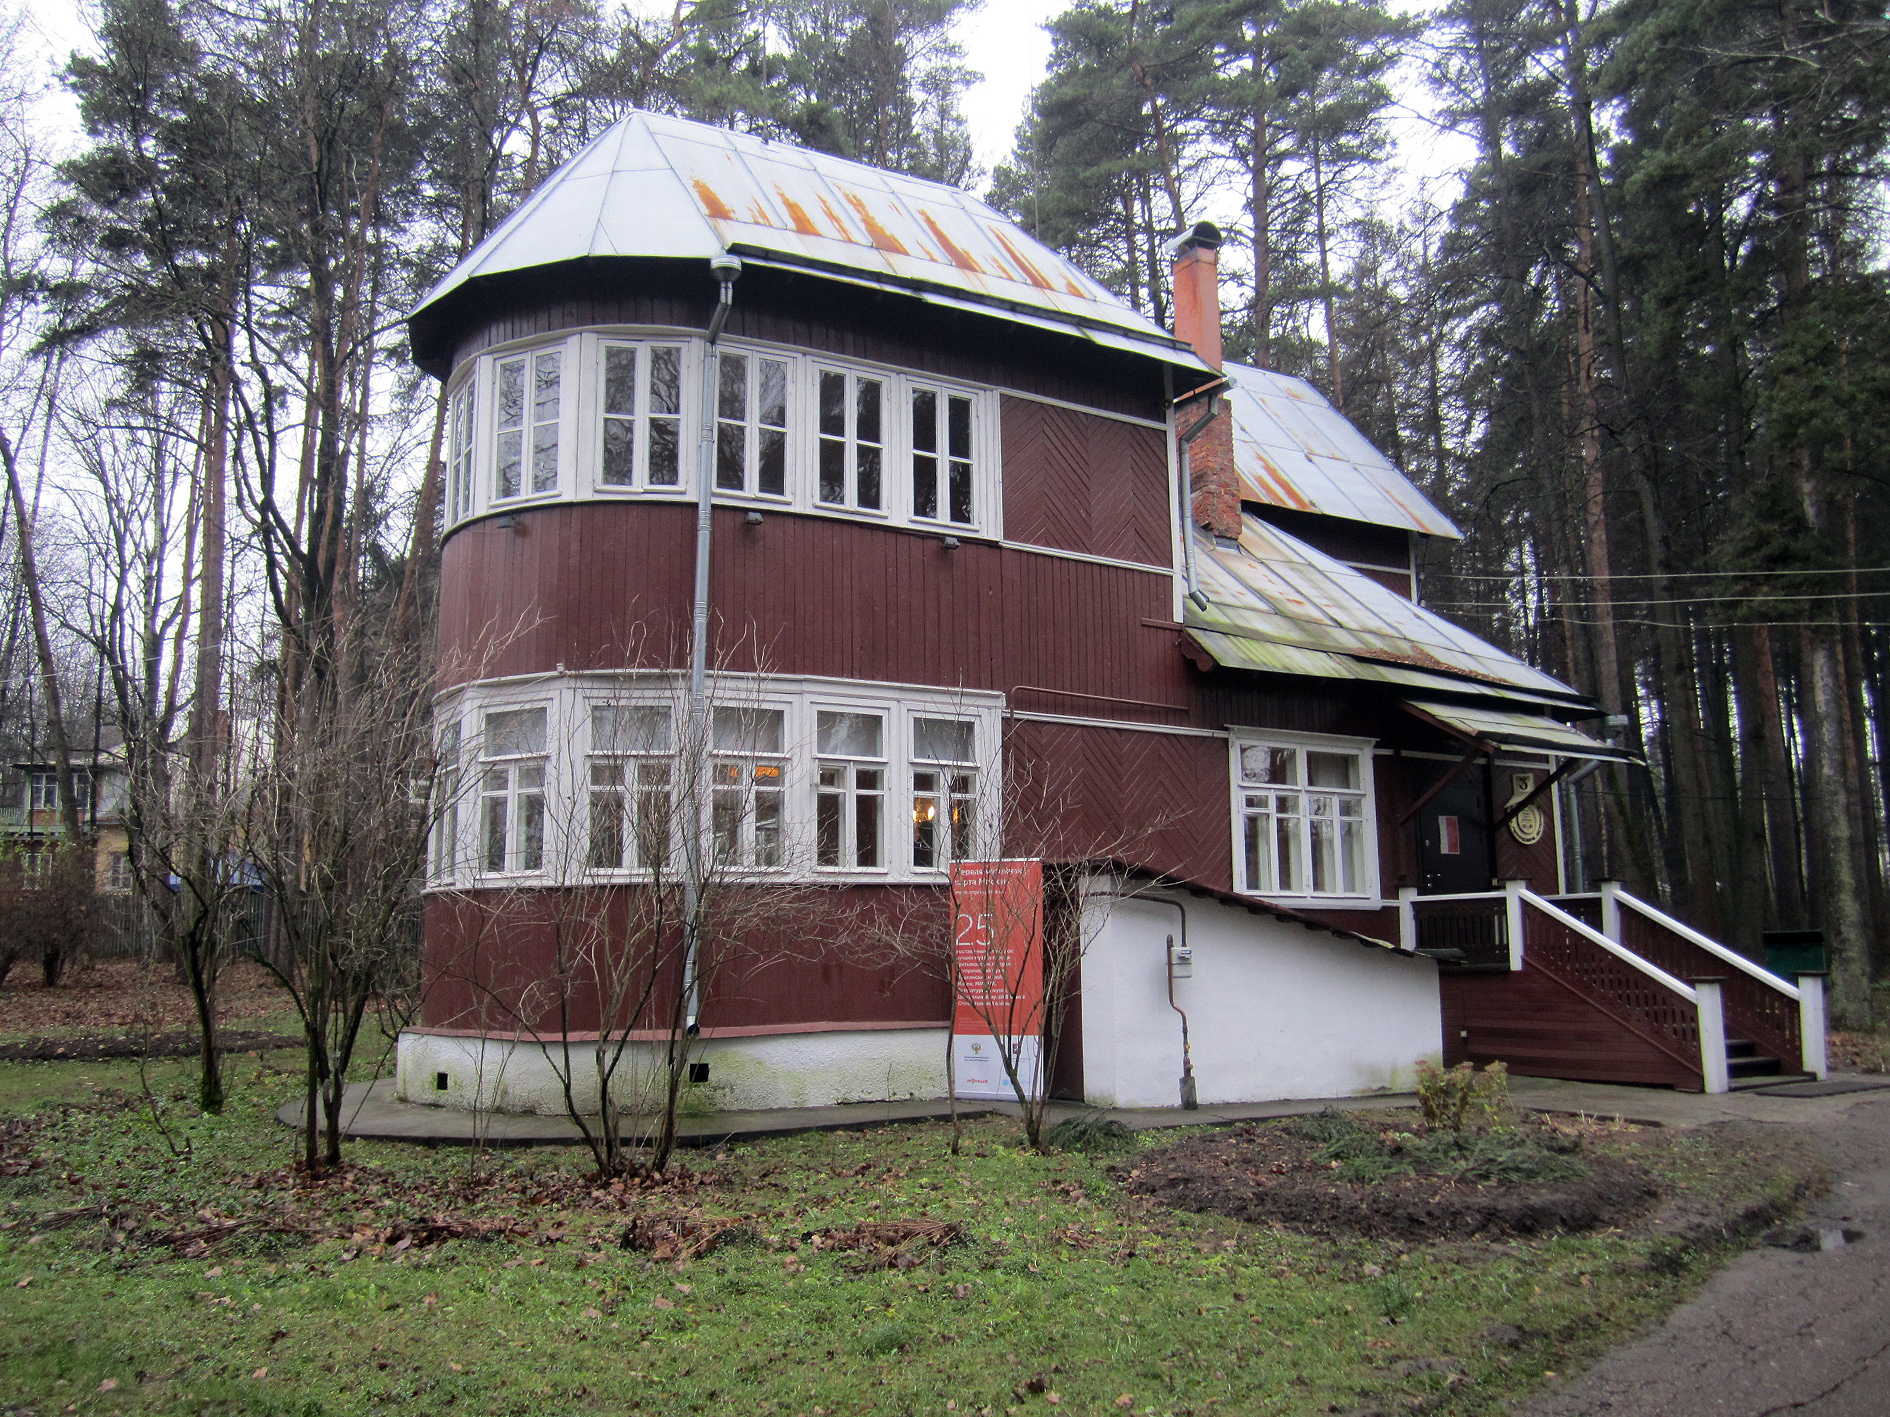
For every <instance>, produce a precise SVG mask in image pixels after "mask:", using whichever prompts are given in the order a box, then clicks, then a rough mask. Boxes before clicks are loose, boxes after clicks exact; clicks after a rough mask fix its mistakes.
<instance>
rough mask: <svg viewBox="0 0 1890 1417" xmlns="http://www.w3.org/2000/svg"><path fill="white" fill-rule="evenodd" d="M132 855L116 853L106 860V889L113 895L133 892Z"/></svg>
mask: <svg viewBox="0 0 1890 1417" xmlns="http://www.w3.org/2000/svg"><path fill="white" fill-rule="evenodd" d="M131 884H132V882H131V853H130V852H129V851H114V852H112V853H111V854H110V855H109V856H107V857H106V858H105V889H106V890H108V891H110V892H111V893H112V894H113V895H124V894H126V893H127V892H129V891H130V890H131Z"/></svg>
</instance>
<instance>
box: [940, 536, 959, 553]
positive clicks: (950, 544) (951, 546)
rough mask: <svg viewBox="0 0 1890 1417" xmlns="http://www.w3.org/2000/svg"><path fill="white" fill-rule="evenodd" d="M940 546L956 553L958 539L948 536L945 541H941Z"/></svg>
mask: <svg viewBox="0 0 1890 1417" xmlns="http://www.w3.org/2000/svg"><path fill="white" fill-rule="evenodd" d="M939 545H940V546H943V547H944V548H945V549H946V550H947V551H956V550H957V549H958V538H957V537H955V536H948V537H946V538H945V539H944V540H942V541H940V542H939Z"/></svg>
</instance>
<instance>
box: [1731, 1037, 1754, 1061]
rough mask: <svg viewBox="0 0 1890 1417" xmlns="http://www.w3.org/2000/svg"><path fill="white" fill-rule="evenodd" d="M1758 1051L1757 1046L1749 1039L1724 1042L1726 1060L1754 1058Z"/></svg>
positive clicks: (1733, 1039) (1732, 1039) (1734, 1039)
mask: <svg viewBox="0 0 1890 1417" xmlns="http://www.w3.org/2000/svg"><path fill="white" fill-rule="evenodd" d="M1758 1051H1759V1045H1758V1044H1756V1043H1754V1042H1753V1041H1752V1040H1751V1039H1750V1038H1728V1039H1727V1040H1726V1056H1727V1057H1728V1058H1750V1057H1753V1056H1755V1055H1756V1054H1757V1053H1758Z"/></svg>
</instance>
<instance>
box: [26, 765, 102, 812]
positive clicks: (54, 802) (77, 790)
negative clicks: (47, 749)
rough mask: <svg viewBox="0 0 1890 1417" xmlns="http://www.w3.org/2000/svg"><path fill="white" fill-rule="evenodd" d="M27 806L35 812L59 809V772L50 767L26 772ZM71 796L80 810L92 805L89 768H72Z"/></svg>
mask: <svg viewBox="0 0 1890 1417" xmlns="http://www.w3.org/2000/svg"><path fill="white" fill-rule="evenodd" d="M26 796H27V806H28V807H29V808H30V809H31V810H33V811H35V812H57V811H58V810H59V774H58V773H57V772H55V771H54V770H53V769H51V768H36V769H33V770H32V771H29V772H28V773H27V774H26ZM72 797H73V800H74V801H75V802H77V803H78V804H79V810H80V811H81V812H83V811H85V810H87V809H88V808H89V807H90V806H91V805H92V773H91V770H90V769H89V768H74V769H73V770H72Z"/></svg>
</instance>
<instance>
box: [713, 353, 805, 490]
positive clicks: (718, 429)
mask: <svg viewBox="0 0 1890 1417" xmlns="http://www.w3.org/2000/svg"><path fill="white" fill-rule="evenodd" d="M787 438H788V365H787V361H786V360H782V359H770V358H768V357H767V356H766V355H761V354H723V355H720V356H719V357H718V360H717V374H716V381H715V485H716V487H717V488H719V489H721V490H722V491H724V492H758V493H762V494H764V495H767V496H771V497H782V496H786V495H787Z"/></svg>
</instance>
